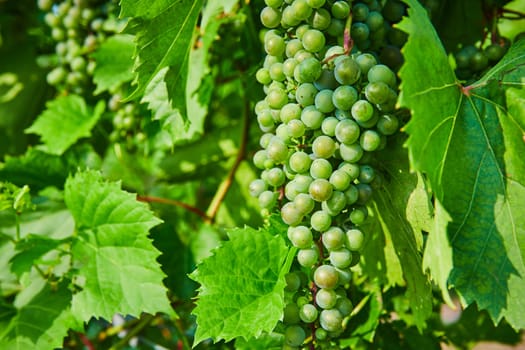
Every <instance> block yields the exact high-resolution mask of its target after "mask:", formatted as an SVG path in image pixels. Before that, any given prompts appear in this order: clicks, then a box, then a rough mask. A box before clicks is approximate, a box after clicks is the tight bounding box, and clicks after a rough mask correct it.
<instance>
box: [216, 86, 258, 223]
mask: <svg viewBox="0 0 525 350" xmlns="http://www.w3.org/2000/svg"><path fill="white" fill-rule="evenodd" d="M242 86H243V90H246V89H245V88H246V86H245V83H244V81H242ZM249 121H250V103H249V102H248V100H247V99H246V96H245V98H244V113H243V128H242V135H241V143H240V146H239V152H238V153H237V156H236V157H235V162H234V163H233V165H232V167H231V169H230V171H229V172H228V175H227V176H226V178H225V179H224V180H223V181H222V182H221V184H220V185H219V188H218V189H217V192H216V193H215V196H214V197H213V199H212V201H211V203H210V205H209V207H208V210H206V217H207V219H206V222H207V223H210V224H211V223H213V222H214V221H215V217H216V216H217V212H218V211H219V208H220V206H221V204H222V202H223V201H224V198H225V197H226V194H227V193H228V190H229V189H230V187H231V185H232V184H233V180H234V178H235V173H236V172H237V169H238V168H239V166H240V165H241V162H242V161H243V159H244V157H245V156H246V144H247V143H248V132H249V129H250V122H249Z"/></svg>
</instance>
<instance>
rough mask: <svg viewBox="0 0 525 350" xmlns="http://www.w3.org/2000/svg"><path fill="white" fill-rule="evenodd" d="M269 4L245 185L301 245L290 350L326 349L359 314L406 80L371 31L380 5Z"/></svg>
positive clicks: (288, 322) (316, 0)
mask: <svg viewBox="0 0 525 350" xmlns="http://www.w3.org/2000/svg"><path fill="white" fill-rule="evenodd" d="M265 3H266V5H267V6H266V7H265V8H264V9H262V11H261V14H260V16H261V22H262V24H263V25H264V26H265V27H266V28H267V29H266V30H265V31H264V33H263V34H262V40H263V43H264V49H265V51H266V54H267V55H266V57H265V59H264V64H263V66H262V67H261V68H260V69H259V70H258V71H257V72H256V79H257V81H258V82H259V83H261V84H262V85H263V89H264V92H265V94H266V97H265V98H264V99H263V100H261V101H259V102H258V103H257V104H256V106H255V113H256V115H257V122H258V124H259V127H260V129H261V130H262V132H263V135H262V136H261V138H260V142H259V143H260V146H261V147H262V149H260V150H258V151H257V152H256V153H255V154H254V156H253V162H254V165H255V166H256V167H257V168H259V169H260V170H261V175H260V178H259V179H256V180H254V181H253V182H252V183H251V184H250V187H249V189H250V193H251V194H252V195H253V196H256V197H257V198H258V201H259V204H260V206H261V208H262V210H263V213H264V214H267V215H268V214H271V213H272V212H280V215H281V218H282V220H283V221H284V222H285V223H286V224H287V225H288V230H287V236H288V239H289V241H290V243H291V244H292V245H293V246H294V247H297V248H298V253H297V256H296V262H295V265H294V267H293V268H292V271H291V272H290V273H289V274H288V275H287V276H286V278H287V287H286V289H287V290H288V291H289V292H290V293H291V294H292V295H293V297H292V298H291V299H290V302H289V303H288V304H287V306H286V308H285V310H284V319H283V324H284V327H285V329H284V336H285V343H286V345H285V348H287V349H297V348H299V347H300V346H301V345H303V343H304V342H305V339H308V342H309V343H310V345H314V346H317V347H318V348H325V347H326V346H328V345H329V344H330V339H334V338H337V337H338V336H339V335H340V334H341V333H342V332H343V331H344V329H345V324H346V322H347V321H345V320H346V319H348V317H349V316H350V313H351V312H352V309H353V305H352V301H351V298H350V296H349V295H348V286H349V283H350V282H351V279H352V271H351V270H350V268H351V267H352V266H354V265H356V264H357V263H358V262H359V258H360V251H361V248H362V246H363V243H364V241H365V232H363V229H362V225H363V224H364V223H365V221H366V219H367V217H368V209H367V206H366V205H367V203H368V201H369V200H370V198H371V196H372V192H373V188H374V186H375V184H376V182H377V181H378V179H379V178H380V177H379V176H378V174H377V171H376V169H375V168H374V166H373V163H374V153H375V152H376V151H380V150H381V149H383V148H385V146H386V142H387V136H389V135H392V134H394V133H395V132H396V131H397V130H398V128H399V123H400V122H399V120H398V118H397V116H396V109H395V104H396V101H397V87H398V82H397V77H396V74H395V73H394V71H393V70H392V69H391V68H390V67H388V66H387V65H384V64H381V63H380V61H379V59H378V54H377V51H375V50H380V49H382V48H384V47H386V46H387V45H389V44H388V41H387V40H386V36H380V38H381V39H380V40H379V39H378V38H379V37H378V38H375V37H374V35H375V34H374V33H378V31H382V30H383V29H384V25H385V23H387V22H385V21H384V19H383V15H382V14H381V13H382V11H383V10H385V9H384V8H382V7H381V6H380V4H379V3H378V2H377V1H376V0H368V1H354V2H353V3H351V2H349V1H343V0H337V1H327V0H288V1H286V0H285V1H283V0H266V1H265ZM391 3H394V2H391ZM398 9H401V10H402V11H405V8H404V7H402V8H398ZM387 10H388V11H389V12H388V13H389V14H388V15H389V16H390V17H391V18H392V19H395V20H399V19H400V17H401V16H399V18H397V17H396V18H393V17H394V16H393V15H392V13H391V12H395V11H394V10H395V9H394V10H393V9H392V8H390V9H388V8H387ZM350 16H351V18H352V22H350V21H349V20H348V18H349V17H350ZM350 23H352V24H350ZM388 23H390V22H388ZM376 24H377V25H376ZM365 28H366V29H365ZM381 28H383V29H381ZM348 31H349V34H350V38H351V40H348V37H345V36H347V35H348V34H345V32H346V33H348ZM365 31H366V32H368V31H370V33H371V34H367V35H366V36H365V35H364V34H363V33H364V32H365ZM372 34H374V35H372ZM370 35H372V37H371V36H370ZM378 40H379V41H380V42H379V41H378ZM352 42H353V43H355V45H354V46H353V47H350V46H349V44H348V43H350V44H351V43H352ZM372 48H373V49H374V51H370V50H371V49H372ZM364 50H369V51H368V52H365V51H364Z"/></svg>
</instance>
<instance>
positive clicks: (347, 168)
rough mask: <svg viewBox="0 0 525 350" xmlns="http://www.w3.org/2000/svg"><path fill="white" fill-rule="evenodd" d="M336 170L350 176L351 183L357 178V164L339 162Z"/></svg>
mask: <svg viewBox="0 0 525 350" xmlns="http://www.w3.org/2000/svg"><path fill="white" fill-rule="evenodd" d="M338 169H340V170H343V171H344V172H346V173H347V174H348V176H350V181H353V180H355V179H357V177H358V176H359V170H360V168H359V165H357V164H354V163H349V162H346V161H345V162H341V163H340V164H339V167H338Z"/></svg>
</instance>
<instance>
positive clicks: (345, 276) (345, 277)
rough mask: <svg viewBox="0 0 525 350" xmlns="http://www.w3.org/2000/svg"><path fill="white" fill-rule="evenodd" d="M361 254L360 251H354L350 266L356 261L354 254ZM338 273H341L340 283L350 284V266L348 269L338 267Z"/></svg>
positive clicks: (342, 284)
mask: <svg viewBox="0 0 525 350" xmlns="http://www.w3.org/2000/svg"><path fill="white" fill-rule="evenodd" d="M355 255H359V254H358V253H352V262H350V267H351V266H354V265H352V263H353V262H354V256H355ZM336 270H337V273H339V285H341V286H345V285H347V284H349V283H350V282H351V281H352V271H351V270H350V268H346V269H338V268H336Z"/></svg>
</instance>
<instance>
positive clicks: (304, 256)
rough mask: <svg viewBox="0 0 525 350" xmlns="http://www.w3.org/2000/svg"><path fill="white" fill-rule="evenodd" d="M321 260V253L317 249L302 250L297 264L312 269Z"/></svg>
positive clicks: (298, 254)
mask: <svg viewBox="0 0 525 350" xmlns="http://www.w3.org/2000/svg"><path fill="white" fill-rule="evenodd" d="M318 259H319V252H318V251H317V249H316V248H308V249H300V250H299V251H298V252H297V262H298V263H299V265H301V266H303V267H308V268H310V267H312V266H314V265H315V264H316V263H317V260H318Z"/></svg>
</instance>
